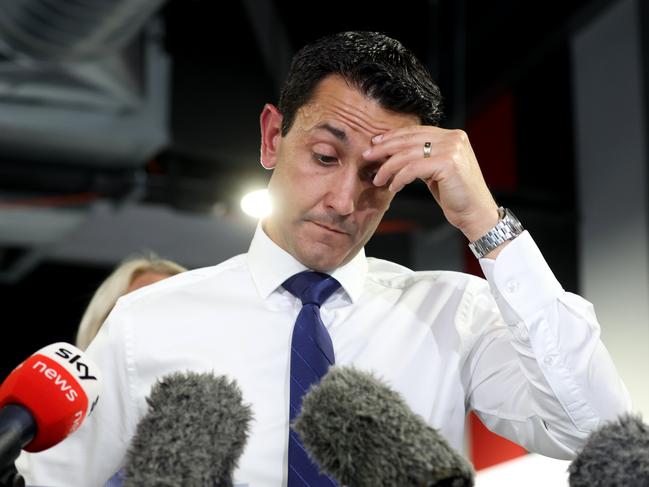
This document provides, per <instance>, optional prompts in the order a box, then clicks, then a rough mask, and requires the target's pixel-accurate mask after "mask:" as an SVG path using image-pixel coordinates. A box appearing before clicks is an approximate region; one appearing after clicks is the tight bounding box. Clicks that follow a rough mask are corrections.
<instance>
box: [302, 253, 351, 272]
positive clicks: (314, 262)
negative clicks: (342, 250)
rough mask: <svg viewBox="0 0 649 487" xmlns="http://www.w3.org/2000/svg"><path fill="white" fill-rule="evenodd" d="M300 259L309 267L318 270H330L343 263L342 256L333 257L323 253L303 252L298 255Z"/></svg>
mask: <svg viewBox="0 0 649 487" xmlns="http://www.w3.org/2000/svg"><path fill="white" fill-rule="evenodd" d="M298 260H299V261H300V262H301V263H302V264H304V265H305V266H307V267H308V268H309V269H313V270H314V271H318V272H330V271H333V270H334V269H336V268H338V267H340V266H341V265H342V264H343V259H342V258H332V256H331V255H323V254H320V255H313V254H308V255H304V254H303V255H300V256H299V257H298Z"/></svg>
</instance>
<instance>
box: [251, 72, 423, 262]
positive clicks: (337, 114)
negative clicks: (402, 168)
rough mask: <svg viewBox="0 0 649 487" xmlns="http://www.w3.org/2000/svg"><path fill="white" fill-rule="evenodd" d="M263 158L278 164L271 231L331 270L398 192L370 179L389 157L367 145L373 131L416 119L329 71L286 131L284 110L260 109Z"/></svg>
mask: <svg viewBox="0 0 649 487" xmlns="http://www.w3.org/2000/svg"><path fill="white" fill-rule="evenodd" d="M261 122H262V161H263V163H264V165H265V166H266V167H272V168H274V172H273V175H272V177H271V180H270V183H269V192H270V195H271V198H272V202H273V213H272V215H271V216H270V217H268V218H267V219H266V220H265V221H264V222H263V227H264V230H265V231H266V233H267V234H268V236H269V237H270V238H271V239H272V240H273V241H274V242H275V243H277V244H278V245H279V246H280V247H282V248H283V249H284V250H286V251H287V252H289V253H290V254H291V255H293V256H294V257H295V258H296V259H297V260H299V261H300V262H301V263H302V264H304V265H305V266H307V267H309V268H311V269H314V270H318V271H330V270H333V269H335V268H337V267H339V266H341V265H343V264H346V263H347V262H349V261H350V260H351V259H352V258H353V257H354V256H355V255H356V254H357V253H358V251H359V250H360V249H361V248H362V247H363V246H364V245H365V243H366V242H367V241H368V240H369V239H370V237H371V236H372V235H373V233H374V231H375V230H376V227H377V226H378V224H379V222H380V221H381V218H382V217H383V214H384V213H385V212H386V210H387V209H388V207H389V206H390V202H391V201H392V198H393V196H394V194H392V193H390V192H389V191H388V189H387V185H385V186H383V187H375V186H374V185H373V184H372V180H373V178H374V175H375V173H376V171H377V169H378V168H379V167H380V165H381V164H382V163H383V162H384V161H367V160H365V159H364V158H363V156H362V153H363V152H364V151H365V150H366V149H368V148H370V146H371V138H372V137H374V136H375V135H378V134H382V133H384V132H387V131H388V130H391V129H395V128H399V127H405V126H409V125H415V124H417V123H418V118H417V117H416V116H414V115H406V114H400V113H395V112H391V111H388V110H386V109H384V108H382V107H381V106H380V105H379V104H378V103H376V102H375V101H373V100H371V99H369V98H367V97H365V96H364V95H363V94H361V93H360V92H359V91H358V90H356V89H355V88H353V87H351V86H349V85H348V84H347V83H346V82H345V80H343V79H342V78H341V77H338V76H329V77H327V78H325V79H323V80H322V81H321V82H320V83H319V85H318V86H317V88H316V91H315V93H314V95H313V97H312V99H311V101H310V102H309V103H308V104H306V105H304V106H303V107H301V108H300V109H299V110H298V112H297V113H296V116H295V120H294V122H293V126H292V127H291V129H290V131H289V132H288V134H287V135H286V136H285V137H282V136H281V134H280V133H279V130H280V128H279V125H280V124H281V114H279V112H277V110H276V109H275V108H274V107H272V106H269V105H267V106H266V107H265V109H264V112H263V113H262V117H261Z"/></svg>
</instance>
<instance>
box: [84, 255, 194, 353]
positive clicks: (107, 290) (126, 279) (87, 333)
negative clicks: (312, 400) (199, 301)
mask: <svg viewBox="0 0 649 487" xmlns="http://www.w3.org/2000/svg"><path fill="white" fill-rule="evenodd" d="M186 270H187V269H186V268H184V267H183V266H181V265H179V264H176V263H175V262H172V261H170V260H167V259H161V258H160V257H158V256H157V255H155V254H149V255H146V256H142V257H139V256H138V257H129V258H127V259H126V260H124V261H123V262H122V263H121V264H120V265H119V266H118V267H117V268H116V269H115V270H114V271H113V272H112V273H111V275H110V276H108V277H107V278H106V280H104V282H102V283H101V285H100V286H99V288H97V291H95V294H94V295H93V297H92V299H91V300H90V303H89V304H88V307H87V308H86V311H85V312H84V313H83V317H82V318H81V323H80V324H79V329H78V330H77V337H76V341H75V345H76V346H77V347H79V348H80V349H81V350H86V348H88V345H90V342H91V341H92V339H93V338H95V336H96V335H97V332H98V331H99V329H100V328H101V325H102V324H103V323H104V321H105V320H106V317H107V316H108V314H109V313H110V312H111V310H112V309H113V307H114V306H115V303H117V300H118V299H119V298H120V297H121V296H123V295H125V294H128V293H130V292H131V291H135V290H136V289H139V288H141V287H144V286H148V285H149V284H153V283H154V282H158V281H161V280H162V279H166V278H167V277H171V276H174V275H176V274H180V273H181V272H184V271H186Z"/></svg>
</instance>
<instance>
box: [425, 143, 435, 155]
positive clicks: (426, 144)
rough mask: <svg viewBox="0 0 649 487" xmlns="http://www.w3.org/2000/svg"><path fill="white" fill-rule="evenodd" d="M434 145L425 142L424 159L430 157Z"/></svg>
mask: <svg viewBox="0 0 649 487" xmlns="http://www.w3.org/2000/svg"><path fill="white" fill-rule="evenodd" d="M432 147H433V145H432V144H431V143H430V142H424V158H426V157H430V151H431V150H432Z"/></svg>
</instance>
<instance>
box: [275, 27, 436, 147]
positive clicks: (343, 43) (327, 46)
mask: <svg viewBox="0 0 649 487" xmlns="http://www.w3.org/2000/svg"><path fill="white" fill-rule="evenodd" d="M332 74H337V75H340V76H342V77H343V78H344V79H345V80H346V81H347V82H348V83H350V84H351V85H352V86H354V87H356V88H358V89H359V91H360V92H361V93H363V94H364V95H365V96H367V97H369V98H372V99H374V100H376V101H377V102H378V103H379V104H380V105H381V106H382V107H383V108H385V109H388V110H392V111H395V112H399V113H408V114H414V115H417V116H418V117H419V119H420V120H421V123H422V124H424V125H438V124H439V121H440V119H441V117H442V108H441V101H442V96H441V94H440V92H439V88H438V87H437V85H436V84H435V82H434V81H433V80H432V78H431V76H430V73H429V72H428V71H427V70H426V68H425V67H424V65H423V64H422V63H421V61H419V60H418V59H417V58H416V57H415V55H414V54H413V53H412V52H410V51H409V50H408V49H406V48H405V47H404V46H403V45H402V44H401V43H400V42H399V41H397V40H395V39H392V38H390V37H388V36H385V35H383V34H379V33H377V32H362V31H353V32H341V33H338V34H333V35H331V36H327V37H323V38H321V39H319V40H317V41H315V42H314V43H312V44H308V45H306V46H305V47H303V48H302V49H301V50H300V51H299V52H298V53H297V54H296V55H295V56H294V57H293V61H292V62H291V67H290V69H289V72H288V76H287V78H286V81H285V83H284V87H283V88H282V92H281V94H280V98H279V110H280V112H282V115H283V117H284V118H283V120H282V135H286V134H287V133H288V131H289V130H290V128H291V126H292V125H293V121H294V120H295V114H296V112H297V110H298V109H299V108H300V107H301V106H303V105H305V104H306V103H308V102H309V100H310V99H311V97H312V95H313V91H314V89H315V88H316V86H317V84H318V83H319V82H320V81H321V80H322V79H323V78H325V77H326V76H329V75H332Z"/></svg>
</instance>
